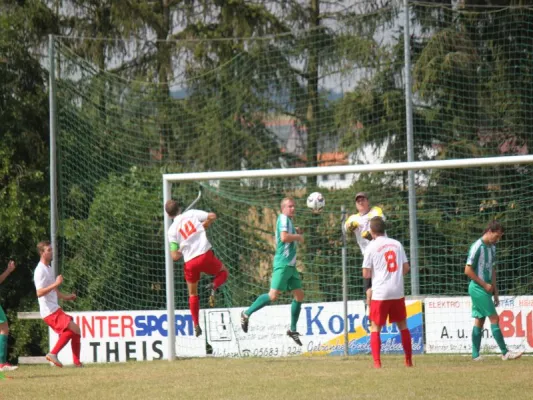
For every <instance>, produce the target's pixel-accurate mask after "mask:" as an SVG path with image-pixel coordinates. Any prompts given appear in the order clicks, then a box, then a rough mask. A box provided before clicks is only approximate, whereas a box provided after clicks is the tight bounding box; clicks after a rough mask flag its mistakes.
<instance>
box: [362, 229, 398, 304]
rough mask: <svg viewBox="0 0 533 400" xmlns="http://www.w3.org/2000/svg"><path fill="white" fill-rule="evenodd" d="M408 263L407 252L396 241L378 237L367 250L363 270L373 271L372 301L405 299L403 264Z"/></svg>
mask: <svg viewBox="0 0 533 400" xmlns="http://www.w3.org/2000/svg"><path fill="white" fill-rule="evenodd" d="M406 262H408V260H407V256H406V255H405V250H404V248H403V246H402V244H401V243H400V242H398V241H397V240H395V239H392V238H389V237H386V236H378V237H377V238H375V239H374V240H372V241H371V242H370V244H369V245H368V246H367V248H366V250H365V256H364V260H363V268H368V269H371V270H372V300H394V299H401V298H402V297H404V288H403V264H404V263H406Z"/></svg>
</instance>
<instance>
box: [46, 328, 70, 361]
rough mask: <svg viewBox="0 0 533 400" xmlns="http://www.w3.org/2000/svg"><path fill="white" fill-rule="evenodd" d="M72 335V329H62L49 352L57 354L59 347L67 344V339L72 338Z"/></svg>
mask: <svg viewBox="0 0 533 400" xmlns="http://www.w3.org/2000/svg"><path fill="white" fill-rule="evenodd" d="M74 335H76V334H75V333H74V332H72V331H69V330H67V331H63V332H62V333H61V335H59V339H58V340H57V343H56V345H55V346H54V348H53V349H52V351H51V352H50V353H52V354H55V355H57V354H58V353H59V352H60V351H61V349H62V348H63V347H65V346H66V345H67V343H68V341H69V340H70V339H72V337H73V336H74Z"/></svg>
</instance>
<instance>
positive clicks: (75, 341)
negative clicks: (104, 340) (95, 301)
mask: <svg viewBox="0 0 533 400" xmlns="http://www.w3.org/2000/svg"><path fill="white" fill-rule="evenodd" d="M37 249H38V250H39V254H40V256H41V259H40V261H39V264H38V265H37V268H36V269H35V272H34V274H33V280H34V282H35V288H36V289H37V298H38V300H39V310H40V313H41V317H42V318H43V319H44V322H46V324H47V325H48V326H49V327H50V328H52V330H53V331H54V332H55V333H57V334H58V335H59V339H58V341H57V343H56V345H55V346H54V348H53V349H52V350H51V351H50V352H49V353H48V354H47V355H46V359H47V360H48V361H50V362H51V363H53V364H54V365H55V366H57V367H62V366H63V364H62V363H61V361H59V358H58V357H57V355H58V354H59V352H60V351H61V349H63V347H65V346H66V345H67V343H68V342H69V341H70V345H71V348H72V360H73V361H74V365H75V366H76V367H82V366H83V365H82V363H81V362H80V349H81V343H80V339H81V336H80V327H79V326H78V325H76V323H75V322H74V321H73V320H72V317H71V316H70V315H67V314H65V312H64V311H63V310H62V309H61V307H59V304H58V298H59V299H61V300H70V301H72V300H75V299H76V295H75V294H74V293H71V294H65V293H62V292H60V291H59V289H58V287H59V286H60V285H61V284H62V283H63V276H61V275H58V276H57V278H56V277H54V271H53V270H52V267H51V266H50V263H51V261H52V258H53V251H52V246H51V245H50V242H48V241H43V242H40V243H39V244H38V245H37Z"/></svg>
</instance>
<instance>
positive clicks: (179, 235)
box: [168, 210, 211, 262]
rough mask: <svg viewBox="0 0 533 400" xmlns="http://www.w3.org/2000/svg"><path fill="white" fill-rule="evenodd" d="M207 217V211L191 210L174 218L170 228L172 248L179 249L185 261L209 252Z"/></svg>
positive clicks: (169, 236)
mask: <svg viewBox="0 0 533 400" xmlns="http://www.w3.org/2000/svg"><path fill="white" fill-rule="evenodd" d="M206 219H207V212H205V211H201V210H189V211H185V212H184V213H183V214H180V215H178V216H177V217H176V218H174V221H173V222H172V225H170V228H169V229H168V242H169V244H170V250H171V251H174V250H178V246H179V250H180V251H181V254H183V260H184V261H185V262H187V261H189V260H192V259H193V258H195V257H198V256H201V255H202V254H205V253H207V252H208V251H209V250H210V249H211V243H209V240H208V239H207V235H206V234H205V229H204V226H203V224H202V223H203V222H204V221H205V220H206Z"/></svg>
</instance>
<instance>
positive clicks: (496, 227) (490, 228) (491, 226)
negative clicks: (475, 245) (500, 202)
mask: <svg viewBox="0 0 533 400" xmlns="http://www.w3.org/2000/svg"><path fill="white" fill-rule="evenodd" d="M503 231H504V229H503V225H502V224H500V223H499V222H498V221H496V220H495V219H493V220H492V221H490V222H489V223H488V225H487V227H486V228H485V230H484V231H483V233H484V234H485V233H487V232H501V233H503Z"/></svg>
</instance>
